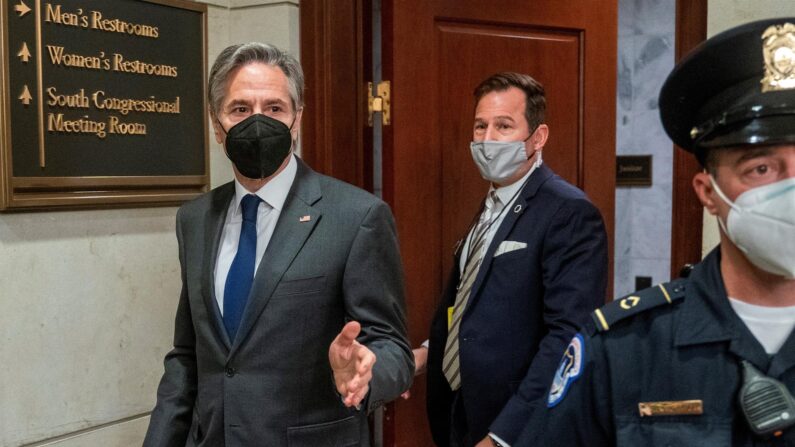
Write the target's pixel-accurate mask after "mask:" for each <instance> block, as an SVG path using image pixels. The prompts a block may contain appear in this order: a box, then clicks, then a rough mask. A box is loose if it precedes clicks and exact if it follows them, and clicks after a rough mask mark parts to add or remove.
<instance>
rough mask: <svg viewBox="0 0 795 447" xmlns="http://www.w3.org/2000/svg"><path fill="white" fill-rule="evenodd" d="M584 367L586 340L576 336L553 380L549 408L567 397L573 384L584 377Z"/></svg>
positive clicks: (548, 402)
mask: <svg viewBox="0 0 795 447" xmlns="http://www.w3.org/2000/svg"><path fill="white" fill-rule="evenodd" d="M584 365H585V340H584V339H583V336H582V335H581V334H576V335H575V336H574V338H572V339H571V343H569V346H568V347H567V348H566V351H564V352H563V358H562V359H561V360H560V366H558V369H557V370H556V371H555V378H554V379H552V386H551V387H550V388H549V397H548V398H547V408H552V407H554V406H556V405H557V404H559V403H560V402H561V401H562V400H563V398H564V397H566V392H568V391H569V387H571V384H572V383H574V381H575V380H577V379H578V378H579V377H580V375H582V369H583V367H584Z"/></svg>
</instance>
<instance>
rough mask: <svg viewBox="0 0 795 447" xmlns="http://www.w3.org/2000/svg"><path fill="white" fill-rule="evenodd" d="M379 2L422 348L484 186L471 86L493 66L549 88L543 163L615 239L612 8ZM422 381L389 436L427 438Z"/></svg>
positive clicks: (513, 1)
mask: <svg viewBox="0 0 795 447" xmlns="http://www.w3.org/2000/svg"><path fill="white" fill-rule="evenodd" d="M382 1H383V2H382V37H383V38H382V63H383V66H382V68H383V73H384V79H388V80H390V81H391V82H392V125H391V126H387V127H385V128H384V134H383V135H384V141H383V188H384V189H383V190H384V198H385V199H386V200H387V202H388V203H389V204H390V205H391V206H392V210H393V212H394V214H395V217H396V220H397V225H398V235H399V237H400V245H401V254H402V257H403V263H404V267H405V275H406V287H407V305H408V324H409V335H410V337H411V341H412V343H413V344H414V345H415V346H417V345H419V343H420V342H422V341H423V340H424V339H425V338H427V335H428V328H429V323H430V320H431V317H432V314H433V312H434V311H435V309H436V306H437V303H438V299H439V296H440V294H441V291H442V286H443V284H444V282H445V280H446V277H447V275H448V272H449V270H450V267H451V265H452V261H453V258H452V253H453V247H454V244H455V242H456V241H457V240H458V239H459V238H461V237H462V235H463V233H464V232H465V231H466V228H467V226H468V224H469V222H470V221H471V219H472V217H473V214H474V213H475V212H476V210H477V207H478V204H479V202H480V200H481V199H482V198H483V196H484V194H485V192H486V190H487V188H488V185H487V184H486V182H485V181H483V180H482V179H481V178H480V176H479V174H478V172H477V169H476V168H475V167H474V165H473V163H472V160H471V158H470V155H469V142H470V140H471V138H472V117H473V110H474V104H473V99H472V90H473V89H474V88H475V86H476V85H477V84H478V82H480V81H481V80H482V79H484V78H486V77H487V76H489V75H490V74H493V73H496V72H499V71H504V70H512V71H520V72H525V73H528V74H530V75H532V76H533V77H535V78H536V79H538V80H539V81H540V82H541V83H542V84H543V85H544V86H545V89H546V93H547V120H546V122H547V124H548V125H549V127H550V139H549V142H548V143H547V145H546V148H545V150H544V162H545V163H547V164H548V165H549V166H550V167H552V169H553V170H555V171H556V172H557V173H558V174H559V175H561V176H563V177H564V178H566V179H567V180H568V181H570V182H571V183H574V184H576V185H578V186H579V187H580V188H582V189H583V190H585V192H586V193H587V194H588V195H589V196H590V197H591V199H592V200H593V201H594V203H595V204H596V205H597V206H598V207H599V209H600V210H601V212H602V214H603V216H604V219H605V222H606V224H607V228H608V233H609V236H610V239H611V242H610V246H612V230H613V214H614V211H613V210H614V193H615V79H616V21H617V5H616V0H587V1H586V0H573V1H568V2H560V1H558V0H536V1H528V0H501V1H494V2H483V1H479V0H382ZM611 259H612V256H611ZM610 278H612V273H610ZM424 382H425V381H424V378H422V377H420V378H418V379H417V380H416V383H415V385H414V388H413V389H412V398H411V399H410V400H408V401H402V400H401V401H399V402H397V404H396V405H395V407H394V408H393V409H391V411H390V412H389V420H388V424H387V431H386V438H385V445H388V446H389V445H399V446H418V445H419V446H423V445H432V442H431V440H430V434H429V431H428V428H427V418H426V415H425V402H424V399H425V396H424ZM390 427H392V428H393V429H394V431H391V430H390Z"/></svg>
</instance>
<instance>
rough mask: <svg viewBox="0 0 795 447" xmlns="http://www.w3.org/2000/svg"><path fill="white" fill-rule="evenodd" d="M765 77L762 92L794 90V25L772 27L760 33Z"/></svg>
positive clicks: (786, 24)
mask: <svg viewBox="0 0 795 447" xmlns="http://www.w3.org/2000/svg"><path fill="white" fill-rule="evenodd" d="M762 53H763V54H764V57H765V77H764V78H762V81H761V82H762V92H770V91H776V90H789V89H793V88H795V25H793V24H792V23H785V24H783V25H773V26H770V27H768V28H767V29H766V30H765V32H764V33H762Z"/></svg>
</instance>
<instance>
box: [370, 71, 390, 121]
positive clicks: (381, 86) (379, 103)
mask: <svg viewBox="0 0 795 447" xmlns="http://www.w3.org/2000/svg"><path fill="white" fill-rule="evenodd" d="M376 90H377V91H376V96H373V83H372V82H368V83H367V125H368V126H370V127H373V113H376V112H378V113H380V114H381V124H383V125H384V126H389V125H390V123H391V122H392V117H391V115H390V113H389V112H390V90H391V89H390V84H389V81H381V82H379V83H378V86H376Z"/></svg>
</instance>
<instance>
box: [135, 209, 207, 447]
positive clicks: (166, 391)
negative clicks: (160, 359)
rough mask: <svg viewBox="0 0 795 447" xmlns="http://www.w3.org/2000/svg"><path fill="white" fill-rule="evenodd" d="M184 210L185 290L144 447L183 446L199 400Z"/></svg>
mask: <svg viewBox="0 0 795 447" xmlns="http://www.w3.org/2000/svg"><path fill="white" fill-rule="evenodd" d="M180 215H181V213H180V212H178V213H177V241H178V243H179V260H180V265H181V271H182V292H181V293H180V298H179V304H178V306H177V315H176V318H175V321H174V347H173V349H172V350H171V351H170V352H169V353H168V354H166V358H165V361H164V366H165V372H164V373H163V377H162V378H161V379H160V385H159V386H158V388H157V404H156V405H155V408H154V410H153V411H152V415H151V418H150V420H149V428H148V430H147V432H146V438H145V439H144V443H143V445H144V447H172V446H173V447H176V446H179V447H183V446H184V445H185V442H186V440H187V437H188V431H189V430H190V426H191V421H192V416H193V405H194V401H195V399H196V389H197V376H196V350H195V347H196V335H195V333H194V331H193V320H192V318H191V311H190V303H189V301H188V293H187V284H186V273H185V251H184V247H183V238H182V227H181V224H180V222H181V218H180Z"/></svg>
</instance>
